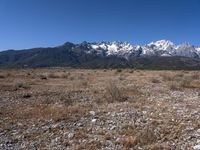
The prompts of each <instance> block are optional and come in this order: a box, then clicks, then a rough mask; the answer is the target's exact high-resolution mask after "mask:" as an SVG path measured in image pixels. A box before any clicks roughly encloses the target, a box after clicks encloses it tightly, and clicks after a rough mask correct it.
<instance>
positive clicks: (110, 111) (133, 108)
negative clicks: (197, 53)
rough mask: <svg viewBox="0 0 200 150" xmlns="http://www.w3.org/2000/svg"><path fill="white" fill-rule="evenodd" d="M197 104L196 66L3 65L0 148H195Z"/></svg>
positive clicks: (199, 78)
mask: <svg viewBox="0 0 200 150" xmlns="http://www.w3.org/2000/svg"><path fill="white" fill-rule="evenodd" d="M199 106H200V72H199V71H184V70H180V71H148V70H133V69H104V70H103V69H102V70H95V69H94V70H87V69H68V68H45V69H1V70H0V149H70V150H71V149H73V150H81V149H87V150H94V149H113V150H121V149H124V150H126V149H134V150H181V149H182V150H186V149H188V150H190V149H197V148H198V145H199V144H200V118H199V117H200V108H199Z"/></svg>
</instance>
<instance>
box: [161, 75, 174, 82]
mask: <svg viewBox="0 0 200 150" xmlns="http://www.w3.org/2000/svg"><path fill="white" fill-rule="evenodd" d="M160 76H161V77H162V79H163V81H173V80H174V76H173V75H171V74H167V73H165V74H161V75H160Z"/></svg>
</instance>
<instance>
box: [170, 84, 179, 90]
mask: <svg viewBox="0 0 200 150" xmlns="http://www.w3.org/2000/svg"><path fill="white" fill-rule="evenodd" d="M169 88H170V90H172V91H178V90H180V87H179V85H178V84H177V83H176V82H172V83H171V84H170V87H169Z"/></svg>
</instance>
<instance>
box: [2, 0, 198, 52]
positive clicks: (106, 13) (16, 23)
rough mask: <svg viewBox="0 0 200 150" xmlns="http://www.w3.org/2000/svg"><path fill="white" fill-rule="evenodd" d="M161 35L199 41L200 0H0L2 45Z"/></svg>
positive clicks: (135, 41) (14, 46) (140, 41)
mask: <svg viewBox="0 0 200 150" xmlns="http://www.w3.org/2000/svg"><path fill="white" fill-rule="evenodd" d="M160 39H169V40H171V41H173V42H175V43H177V44H179V43H182V42H189V43H191V44H194V45H200V0H0V50H5V49H22V48H31V47H42V46H44V47H48V46H56V45H60V44H62V43H64V42H66V41H70V42H75V43H79V42H82V41H89V42H98V41H113V40H119V41H129V42H131V43H132V44H144V43H145V44H146V43H149V42H151V41H155V40H160Z"/></svg>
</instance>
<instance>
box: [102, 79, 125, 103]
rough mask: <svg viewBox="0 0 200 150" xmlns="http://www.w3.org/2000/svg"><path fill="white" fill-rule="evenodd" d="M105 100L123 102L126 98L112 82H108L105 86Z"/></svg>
mask: <svg viewBox="0 0 200 150" xmlns="http://www.w3.org/2000/svg"><path fill="white" fill-rule="evenodd" d="M105 100H106V101H107V102H109V103H113V102H124V101H125V100H126V98H125V97H124V96H123V94H122V91H121V90H120V89H119V88H118V87H117V86H116V84H114V83H113V82H110V83H109V85H108V86H107V87H106V93H105Z"/></svg>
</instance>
